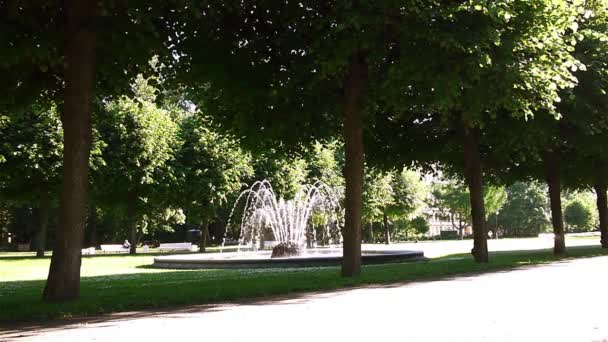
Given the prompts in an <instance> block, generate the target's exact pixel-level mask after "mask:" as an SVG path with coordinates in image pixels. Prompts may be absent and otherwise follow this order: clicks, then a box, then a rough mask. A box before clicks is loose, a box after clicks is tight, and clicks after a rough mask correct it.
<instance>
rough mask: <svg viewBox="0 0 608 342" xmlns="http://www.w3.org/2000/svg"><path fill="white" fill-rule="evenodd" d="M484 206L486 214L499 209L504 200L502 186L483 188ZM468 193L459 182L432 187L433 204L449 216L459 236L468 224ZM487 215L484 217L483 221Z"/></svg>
mask: <svg viewBox="0 0 608 342" xmlns="http://www.w3.org/2000/svg"><path fill="white" fill-rule="evenodd" d="M484 192H485V193H484V197H483V200H484V206H485V207H486V208H488V214H490V213H496V212H497V211H499V210H500V209H501V208H502V206H503V205H504V204H505V202H506V198H507V196H506V192H505V189H504V188H503V187H499V186H488V187H486V188H485V190H484ZM469 197H470V194H469V191H468V189H467V188H465V187H464V184H462V183H460V182H454V181H451V182H448V183H444V184H439V185H436V186H435V188H434V189H433V200H434V202H435V203H434V206H435V207H437V208H439V209H440V210H442V211H444V212H445V213H447V214H448V215H449V216H450V221H451V222H452V226H453V227H454V228H455V229H457V230H458V233H459V236H460V238H461V239H462V238H464V230H465V229H466V228H467V227H469V226H470V224H471V221H472V217H471V204H470V199H469ZM487 218H488V217H484V221H485V220H487Z"/></svg>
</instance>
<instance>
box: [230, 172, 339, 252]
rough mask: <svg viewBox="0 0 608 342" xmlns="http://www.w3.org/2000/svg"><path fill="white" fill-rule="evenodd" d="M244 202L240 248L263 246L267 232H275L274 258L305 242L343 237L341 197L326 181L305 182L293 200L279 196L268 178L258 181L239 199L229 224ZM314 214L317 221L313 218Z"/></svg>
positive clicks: (336, 241) (296, 249) (326, 241)
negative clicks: (309, 183)
mask: <svg viewBox="0 0 608 342" xmlns="http://www.w3.org/2000/svg"><path fill="white" fill-rule="evenodd" d="M240 204H244V207H243V208H242V215H241V223H240V236H239V249H238V250H239V251H241V250H247V249H248V250H257V249H258V244H259V245H260V247H261V248H262V249H263V248H264V244H265V235H267V234H266V233H267V232H271V233H272V238H273V241H274V242H275V243H276V245H275V246H274V248H273V249H272V254H271V257H272V258H277V257H286V256H297V255H300V254H302V252H303V250H304V247H305V246H307V247H312V246H316V245H329V244H332V243H333V244H339V243H340V241H341V238H342V235H341V233H340V229H339V226H340V224H339V215H340V211H341V209H340V205H339V201H338V198H337V196H336V194H335V192H334V190H333V189H331V188H330V187H328V186H327V185H325V184H324V183H322V182H319V181H318V182H316V183H314V184H312V185H308V186H304V187H303V188H302V189H301V190H300V191H299V192H298V193H297V194H296V196H295V197H294V199H293V200H284V199H283V198H277V196H276V194H275V192H274V191H273V189H272V186H271V185H270V183H269V182H268V181H265V180H264V181H259V182H255V183H254V184H253V185H252V186H251V188H249V189H247V190H245V191H243V192H242V193H241V195H240V196H239V197H238V199H237V200H236V202H235V204H234V207H233V208H232V213H231V215H230V218H229V220H228V227H229V226H230V223H231V222H232V219H233V217H232V216H233V215H234V212H235V209H236V208H237V207H239V205H240ZM313 217H314V218H316V220H315V221H317V222H315V223H316V225H313V224H312V223H313V222H311V221H312V220H311V219H312V218H313ZM226 231H228V228H227V229H226ZM319 237H320V238H319ZM224 241H225V238H224Z"/></svg>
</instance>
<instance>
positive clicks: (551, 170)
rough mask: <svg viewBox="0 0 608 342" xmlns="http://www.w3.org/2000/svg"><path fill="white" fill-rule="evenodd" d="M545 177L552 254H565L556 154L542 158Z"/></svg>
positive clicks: (557, 158) (559, 178)
mask: <svg viewBox="0 0 608 342" xmlns="http://www.w3.org/2000/svg"><path fill="white" fill-rule="evenodd" d="M544 163H545V176H546V179H547V185H548V186H549V200H550V202H551V223H553V235H554V236H555V238H554V239H555V240H554V245H553V254H555V255H562V254H564V253H566V238H565V234H564V220H563V216H562V199H561V192H562V189H561V177H560V160H559V156H558V154H557V153H556V152H553V151H549V152H547V153H546V154H545V157H544Z"/></svg>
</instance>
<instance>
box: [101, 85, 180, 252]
mask: <svg viewBox="0 0 608 342" xmlns="http://www.w3.org/2000/svg"><path fill="white" fill-rule="evenodd" d="M134 90H135V94H136V95H135V97H134V98H128V97H126V96H123V97H121V98H119V99H117V100H115V101H111V102H108V103H106V104H104V105H103V107H102V108H100V110H101V111H102V112H101V113H99V114H98V120H97V121H98V124H97V126H96V128H97V129H98V131H99V135H100V140H101V141H102V142H103V144H104V145H105V147H104V148H103V149H102V159H103V160H104V163H105V165H104V166H103V167H100V168H99V169H98V170H97V172H96V174H94V179H95V187H96V189H100V190H101V191H97V194H98V195H99V196H98V197H99V198H98V201H99V202H101V203H104V204H105V205H106V206H112V207H115V208H116V209H117V210H119V211H120V212H122V213H123V214H124V215H125V217H126V223H127V225H128V227H129V231H130V241H131V251H130V253H131V254H135V252H136V245H137V243H138V240H139V235H138V226H141V224H142V218H143V216H144V215H146V214H147V215H148V216H150V213H151V212H152V211H153V210H158V209H159V208H163V209H164V208H165V207H167V204H166V203H163V201H165V200H164V198H165V197H167V196H166V192H163V189H164V188H165V186H164V184H168V183H170V180H171V179H173V178H174V177H175V175H174V170H173V169H172V168H171V164H170V163H171V161H172V160H173V159H174V157H175V156H174V154H175V153H176V151H177V149H178V147H179V144H180V141H179V139H178V125H177V123H175V122H174V121H173V119H172V117H171V115H170V113H169V112H168V111H167V110H165V109H163V108H161V107H159V106H157V105H156V104H155V103H154V102H152V101H154V100H155V99H154V91H153V89H152V87H151V86H150V85H149V84H148V81H147V80H146V79H144V78H143V77H138V78H137V79H136V80H135V82H134Z"/></svg>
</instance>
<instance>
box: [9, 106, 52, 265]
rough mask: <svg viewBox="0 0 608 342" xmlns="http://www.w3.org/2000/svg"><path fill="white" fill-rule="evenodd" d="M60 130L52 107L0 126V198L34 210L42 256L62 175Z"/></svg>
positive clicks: (34, 110)
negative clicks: (1, 156)
mask: <svg viewBox="0 0 608 342" xmlns="http://www.w3.org/2000/svg"><path fill="white" fill-rule="evenodd" d="M62 150H63V139H62V127H61V122H60V119H59V114H58V113H57V108H56V106H54V105H36V106H33V107H32V108H31V109H30V110H29V111H27V112H26V113H23V114H22V115H19V116H15V117H12V118H8V117H7V118H6V122H5V124H3V125H2V126H0V155H3V156H5V157H3V159H4V162H3V163H0V194H1V195H0V199H2V200H3V201H9V202H12V203H13V205H15V206H27V207H30V206H31V207H33V208H34V211H35V215H34V216H36V217H37V218H38V222H37V226H38V227H37V233H36V237H35V240H34V241H33V242H34V245H35V248H36V256H38V257H43V256H44V251H45V247H46V237H47V228H48V225H49V219H50V214H51V210H52V206H53V203H54V202H55V201H56V199H57V198H56V193H57V191H58V189H59V184H60V175H61V166H62V163H61V154H62V152H63V151H62Z"/></svg>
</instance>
